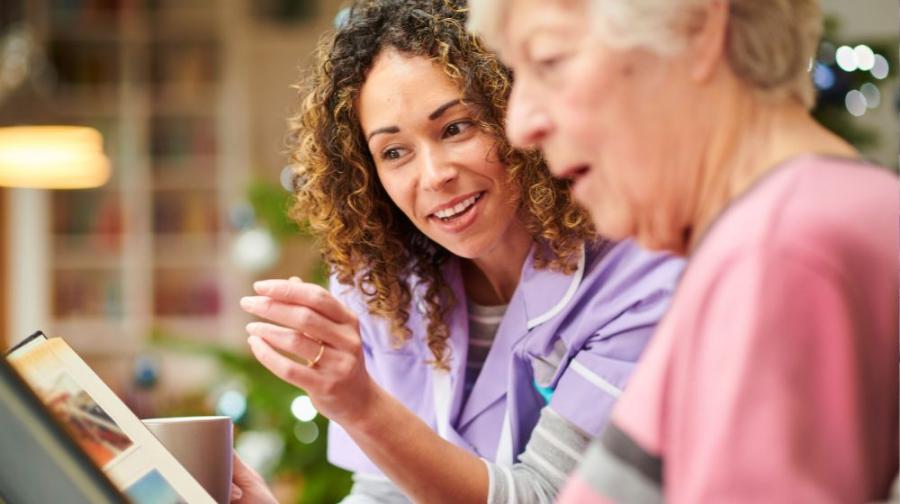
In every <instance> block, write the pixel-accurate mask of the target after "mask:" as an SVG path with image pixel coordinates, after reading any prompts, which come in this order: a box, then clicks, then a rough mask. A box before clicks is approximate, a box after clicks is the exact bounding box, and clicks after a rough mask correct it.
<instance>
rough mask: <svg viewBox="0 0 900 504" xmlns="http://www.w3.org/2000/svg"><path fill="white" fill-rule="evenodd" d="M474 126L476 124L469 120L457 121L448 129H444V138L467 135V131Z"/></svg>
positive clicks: (448, 126)
mask: <svg viewBox="0 0 900 504" xmlns="http://www.w3.org/2000/svg"><path fill="white" fill-rule="evenodd" d="M474 125H475V123H474V122H472V121H469V120H465V121H457V122H455V123H452V124H449V125H447V127H446V128H444V135H443V138H450V137H454V136H457V135H461V134H463V133H465V132H466V131H468V130H469V129H470V128H471V127H472V126H474Z"/></svg>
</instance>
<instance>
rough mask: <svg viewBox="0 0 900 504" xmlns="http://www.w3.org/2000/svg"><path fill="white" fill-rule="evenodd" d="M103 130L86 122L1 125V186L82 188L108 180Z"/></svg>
mask: <svg viewBox="0 0 900 504" xmlns="http://www.w3.org/2000/svg"><path fill="white" fill-rule="evenodd" d="M109 175H110V167H109V159H107V157H106V155H104V154H103V137H102V136H101V135H100V132H99V131H97V130H95V129H93V128H87V127H83V126H15V127H7V128H0V186H8V187H31V188H45V189H83V188H88V187H97V186H101V185H103V184H105V183H106V181H107V180H109Z"/></svg>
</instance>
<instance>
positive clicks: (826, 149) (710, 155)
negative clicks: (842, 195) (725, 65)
mask: <svg viewBox="0 0 900 504" xmlns="http://www.w3.org/2000/svg"><path fill="white" fill-rule="evenodd" d="M751 94H752V93H741V95H742V96H743V99H739V100H735V101H733V102H732V103H730V104H725V106H724V107H720V108H719V109H718V111H719V113H718V115H719V118H721V120H720V121H717V122H716V128H715V132H714V133H713V134H712V135H711V137H710V141H709V142H708V144H707V145H708V148H707V149H706V155H705V157H704V159H702V160H701V163H700V169H699V174H698V176H697V178H696V180H697V181H698V183H697V185H696V186H695V187H696V194H695V199H694V201H696V202H697V203H696V204H695V205H694V207H693V209H692V212H691V214H690V217H689V221H688V232H687V233H686V234H685V252H688V253H690V252H692V251H693V250H694V248H695V247H696V245H697V243H698V242H699V240H700V237H701V236H703V234H704V233H705V232H706V231H707V230H708V228H709V226H710V225H711V224H712V222H713V221H714V220H715V218H716V217H717V216H718V215H719V214H720V213H721V212H722V211H723V210H724V209H725V207H727V206H728V204H729V203H730V202H731V201H732V200H734V199H735V198H737V197H738V196H740V195H741V194H743V193H744V192H745V191H747V190H748V189H749V188H750V187H751V186H752V185H753V184H754V183H755V182H756V181H758V180H759V179H760V178H761V177H763V176H765V175H766V174H768V173H769V172H770V171H771V170H773V169H774V168H776V167H777V166H778V165H779V164H780V163H782V162H784V161H786V160H788V159H791V158H794V157H797V156H800V155H804V154H820V155H836V156H843V157H856V156H857V155H858V154H857V153H856V151H855V150H854V149H853V147H851V146H850V145H849V144H847V143H846V142H845V141H843V140H842V139H840V138H839V137H837V136H836V135H834V134H833V133H831V132H830V131H828V130H826V129H825V128H824V127H822V126H821V125H820V124H818V123H817V122H816V121H815V120H814V119H813V118H812V116H810V114H809V112H808V111H807V110H806V109H805V108H803V107H802V106H801V105H800V104H796V103H794V102H790V103H787V102H785V101H781V102H778V103H771V102H768V101H766V100H764V99H763V98H760V97H758V96H756V95H752V96H751Z"/></svg>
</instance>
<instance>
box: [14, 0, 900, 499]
mask: <svg viewBox="0 0 900 504" xmlns="http://www.w3.org/2000/svg"><path fill="white" fill-rule="evenodd" d="M342 7H344V3H342V2H341V1H339V0H257V1H250V0H219V1H216V0H27V1H25V0H0V343H2V346H3V347H4V348H6V347H8V346H10V345H12V344H15V342H17V341H19V340H20V339H22V338H24V337H26V336H27V335H29V334H31V333H32V332H33V331H34V330H36V329H43V330H44V331H45V332H46V333H47V334H48V335H50V336H62V337H64V338H65V339H66V340H67V341H68V342H69V343H70V344H71V345H72V346H73V347H74V348H75V349H76V350H77V351H78V352H79V353H80V354H81V355H82V356H83V357H84V358H85V360H87V361H88V363H89V364H90V365H91V366H92V367H93V368H94V369H95V370H96V371H97V373H98V374H99V375H100V376H101V377H102V378H103V379H104V380H105V381H106V382H107V383H108V384H109V385H110V386H111V387H112V388H113V389H114V390H115V391H116V392H117V393H118V394H119V395H120V397H122V398H123V399H124V400H125V401H126V402H127V403H128V404H129V406H130V407H131V408H132V409H134V410H135V412H136V413H137V414H138V415H139V416H141V417H154V416H171V415H183V414H224V415H228V416H231V417H232V418H233V419H234V421H235V423H236V425H237V426H238V429H237V431H236V443H237V447H238V450H239V451H240V452H241V453H242V455H243V456H244V457H245V459H246V460H247V461H248V462H250V463H251V464H253V465H254V466H256V467H257V468H258V469H260V470H261V471H262V472H263V473H264V474H265V475H266V476H267V477H268V478H269V479H270V481H271V482H272V484H273V487H274V488H275V490H276V492H277V494H278V496H279V498H280V501H281V502H306V503H313V502H334V501H336V500H338V499H339V497H340V496H341V495H343V493H344V492H346V490H347V489H348V485H349V477H348V475H347V474H346V473H344V472H342V471H340V470H337V469H336V468H333V467H330V466H329V465H328V464H327V462H326V461H325V446H324V434H325V428H326V422H325V419H323V418H321V416H319V415H317V413H316V411H315V409H314V408H312V405H311V404H310V402H309V400H308V398H306V397H305V396H304V394H303V392H302V391H300V390H297V389H295V388H293V387H291V386H288V385H285V384H283V383H281V382H280V381H278V380H277V379H274V378H273V377H272V376H270V375H269V374H268V373H267V372H266V371H265V370H263V369H262V368H261V367H259V366H258V365H257V364H256V363H255V361H254V360H253V359H252V358H251V357H250V356H249V354H248V352H247V349H246V344H245V337H246V334H245V332H244V330H243V327H244V325H245V324H246V323H247V322H248V321H249V318H248V317H246V316H245V315H244V314H243V312H242V311H241V310H240V309H239V306H238V300H239V299H240V297H241V296H242V295H246V294H249V293H250V291H251V289H250V285H251V283H252V281H253V280H256V279H261V278H270V277H287V276H290V275H298V276H300V277H302V278H304V279H312V280H315V281H320V282H321V281H323V280H324V273H323V267H322V265H321V263H320V261H319V260H318V258H317V254H316V251H315V247H314V241H313V239H312V237H310V236H308V235H307V234H306V233H305V232H304V230H303V227H302V226H298V225H296V224H294V223H292V222H290V221H289V220H288V218H287V216H286V209H287V207H288V206H289V204H290V193H289V192H288V189H289V188H290V186H291V184H292V178H291V170H290V167H289V166H288V160H287V157H286V155H285V154H284V135H285V130H286V127H285V119H286V117H287V116H288V115H289V114H290V113H291V111H292V109H293V107H294V105H295V100H296V93H295V91H294V90H293V89H292V88H291V85H292V84H294V83H295V82H297V81H298V80H299V79H300V77H301V75H302V69H303V68H304V67H305V66H307V65H308V64H309V63H310V61H311V54H312V51H313V48H314V45H315V43H316V41H317V40H318V38H319V37H320V36H321V34H322V33H324V32H325V31H327V30H330V29H332V27H333V25H334V22H335V19H336V17H338V13H339V12H340V11H341V8H342ZM823 7H824V9H825V11H826V13H827V14H828V20H827V23H826V36H825V40H824V42H823V43H822V45H821V48H820V51H819V54H818V56H817V60H816V61H815V62H814V63H813V64H812V65H811V67H810V71H811V72H812V74H813V78H814V80H815V83H816V86H817V87H818V89H819V90H820V99H819V104H818V106H817V109H816V111H815V113H816V116H817V117H818V118H819V119H820V120H821V121H822V122H823V123H825V124H826V125H827V126H828V127H830V128H832V129H833V130H835V131H837V132H838V133H840V134H841V135H843V136H844V137H846V138H847V139H849V140H850V141H851V142H853V143H854V144H855V145H856V146H857V147H858V148H859V149H860V150H861V151H862V152H863V153H864V155H865V156H866V157H868V158H870V159H872V160H874V161H876V162H878V163H881V164H884V165H887V166H890V167H892V168H893V169H895V170H896V169H897V166H898V127H897V123H898V120H897V118H898V100H900V96H898V87H897V77H896V76H897V48H898V43H900V40H898V26H900V11H898V5H897V3H896V2H895V1H892V0H863V1H851V0H824V1H823ZM22 125H80V126H89V127H92V128H95V129H96V130H97V131H99V132H100V133H101V134H102V142H103V143H102V145H103V152H104V153H105V156H106V159H107V160H108V167H109V168H110V175H109V176H108V178H107V176H106V175H105V172H104V171H103V170H102V169H100V170H99V171H98V173H96V174H95V175H96V177H95V182H93V184H102V185H100V186H99V187H95V188H86V189H77V190H72V189H67V190H63V189H41V188H19V187H11V186H15V185H19V186H21V185H28V184H23V183H17V182H16V180H18V179H16V178H15V177H14V176H12V175H10V174H9V173H7V172H9V171H10V170H11V168H10V166H8V165H9V164H10V163H9V162H8V159H7V161H6V162H5V161H4V151H3V149H4V148H5V147H6V148H9V147H10V145H11V146H12V147H13V148H15V147H16V146H20V145H22V143H23V142H25V140H22V137H21V136H18V137H17V136H15V135H6V136H4V133H5V132H10V131H13V130H12V129H10V128H9V127H11V126H22ZM28 134H29V135H31V136H30V137H29V138H28V139H27V141H28V142H34V143H36V144H37V145H42V146H45V147H47V146H49V145H50V144H51V143H53V142H54V141H55V140H54V139H53V138H54V137H52V136H47V135H49V132H48V130H46V129H40V130H30V131H28ZM4 163H5V164H4ZM101 164H102V163H101ZM13 167H14V168H15V166H13ZM23 169H24V168H23ZM20 171H21V170H20ZM58 177H61V178H60V181H61V180H62V178H64V177H65V175H59V176H58ZM4 185H6V186H9V187H3V186H4ZM32 185H40V186H43V187H46V186H47V185H51V186H53V185H54V184H47V183H46V180H44V181H42V182H40V183H35V184H32ZM56 185H62V184H56ZM87 185H90V184H87Z"/></svg>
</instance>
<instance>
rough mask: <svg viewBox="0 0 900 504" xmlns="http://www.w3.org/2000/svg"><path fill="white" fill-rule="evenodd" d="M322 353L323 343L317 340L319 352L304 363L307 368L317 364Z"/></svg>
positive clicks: (323, 351) (323, 352) (323, 350)
mask: <svg viewBox="0 0 900 504" xmlns="http://www.w3.org/2000/svg"><path fill="white" fill-rule="evenodd" d="M314 341H318V340H314ZM323 355H325V343H322V342H321V341H319V352H318V353H317V354H316V358H315V359H313V360H311V361H308V362H307V363H306V366H307V367H309V368H314V367H316V364H318V363H319V361H320V360H322V356H323Z"/></svg>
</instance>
